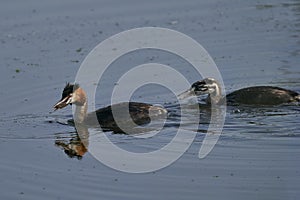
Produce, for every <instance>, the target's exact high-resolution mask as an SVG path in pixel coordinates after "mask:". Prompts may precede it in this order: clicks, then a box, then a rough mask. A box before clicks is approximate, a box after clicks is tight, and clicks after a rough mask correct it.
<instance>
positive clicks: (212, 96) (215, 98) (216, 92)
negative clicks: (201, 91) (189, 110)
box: [206, 82, 223, 104]
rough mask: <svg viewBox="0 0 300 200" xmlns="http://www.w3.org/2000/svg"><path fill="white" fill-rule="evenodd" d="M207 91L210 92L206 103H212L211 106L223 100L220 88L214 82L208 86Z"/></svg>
mask: <svg viewBox="0 0 300 200" xmlns="http://www.w3.org/2000/svg"><path fill="white" fill-rule="evenodd" d="M209 90H211V92H210V93H209V95H208V97H207V99H206V102H207V103H213V104H218V103H220V102H221V100H222V99H223V96H222V91H221V86H220V85H219V84H218V83H217V82H214V83H212V84H210V89H209Z"/></svg>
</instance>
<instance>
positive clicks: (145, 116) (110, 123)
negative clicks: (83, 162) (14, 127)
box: [54, 83, 167, 132]
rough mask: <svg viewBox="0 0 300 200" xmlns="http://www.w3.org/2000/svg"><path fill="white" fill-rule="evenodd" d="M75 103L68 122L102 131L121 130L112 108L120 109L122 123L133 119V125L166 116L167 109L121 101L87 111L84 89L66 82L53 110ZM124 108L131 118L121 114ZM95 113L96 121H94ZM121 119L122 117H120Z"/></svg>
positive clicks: (143, 123)
mask: <svg viewBox="0 0 300 200" xmlns="http://www.w3.org/2000/svg"><path fill="white" fill-rule="evenodd" d="M72 104H75V106H76V107H75V113H74V119H73V120H69V121H68V122H69V123H70V124H74V121H75V122H76V123H80V124H85V125H87V126H94V125H96V126H97V125H99V124H100V126H101V128H102V129H103V130H104V131H111V130H112V131H114V132H123V130H122V129H121V128H120V127H119V126H118V124H117V123H116V121H115V119H114V117H113V113H112V107H113V110H120V113H121V114H120V113H118V117H119V116H124V121H122V124H125V125H126V124H127V123H128V122H131V121H133V122H134V124H135V125H145V124H148V123H150V122H151V117H158V118H159V117H162V116H166V114H167V110H166V109H164V108H162V107H160V106H155V105H152V104H147V103H139V102H123V103H118V104H114V105H110V106H107V107H104V108H100V109H98V110H96V111H94V112H92V113H87V107H88V105H87V96H86V93H85V91H84V90H83V89H82V88H81V87H80V86H79V85H78V84H70V83H67V85H66V86H65V88H64V90H63V93H62V97H61V100H60V101H59V102H57V103H56V104H55V105H54V108H55V110H57V109H61V108H64V107H66V106H67V105H72ZM124 109H126V110H127V111H128V109H129V114H130V117H131V118H132V119H128V118H126V116H128V115H122V110H123V111H125V110H124ZM95 113H96V118H97V122H95V117H94V116H95ZM122 120H123V119H122Z"/></svg>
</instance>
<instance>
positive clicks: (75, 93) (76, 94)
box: [54, 83, 86, 110]
mask: <svg viewBox="0 0 300 200" xmlns="http://www.w3.org/2000/svg"><path fill="white" fill-rule="evenodd" d="M85 101H86V95H85V92H84V91H83V90H82V89H81V88H80V87H79V84H70V83H67V85H66V86H65V88H64V90H63V93H62V95H61V99H60V100H59V101H58V102H57V103H56V104H55V105H54V108H55V110H57V109H61V108H64V107H66V106H67V105H72V103H74V104H75V105H83V104H84V103H85Z"/></svg>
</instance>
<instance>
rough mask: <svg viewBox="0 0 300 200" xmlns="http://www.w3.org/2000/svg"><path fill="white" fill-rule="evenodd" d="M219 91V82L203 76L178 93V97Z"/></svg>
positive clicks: (182, 97)
mask: <svg viewBox="0 0 300 200" xmlns="http://www.w3.org/2000/svg"><path fill="white" fill-rule="evenodd" d="M219 92H220V86H219V83H218V82H217V81H216V80H215V79H213V78H205V79H203V80H201V81H197V82H195V83H193V84H192V86H191V87H190V88H189V89H188V90H187V91H185V92H183V93H181V94H179V95H178V98H179V99H184V98H187V97H190V96H192V95H196V96H199V95H204V94H212V93H217V94H219Z"/></svg>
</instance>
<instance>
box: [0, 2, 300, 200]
mask: <svg viewBox="0 0 300 200" xmlns="http://www.w3.org/2000/svg"><path fill="white" fill-rule="evenodd" d="M0 16H1V17H0V22H1V23H0V30H1V32H0V33H1V34H0V45H1V50H0V51H1V54H0V58H1V59H0V60H1V73H0V87H1V89H0V94H1V105H0V113H1V115H0V116H1V117H0V131H1V134H0V156H1V158H2V159H1V161H0V177H1V180H0V198H1V199H31V200H32V199H41V198H43V199H83V198H87V199H120V198H122V199H166V198H168V199H171V198H172V199H221V198H222V199H224V197H225V199H299V194H300V192H299V191H300V188H299V183H300V172H299V166H300V160H299V158H300V157H299V155H300V148H299V147H300V137H299V136H300V125H299V119H300V108H299V106H278V107H273V108H266V107H264V108H251V107H250V108H249V107H243V108H228V110H227V115H226V122H225V125H224V129H223V133H222V135H221V137H220V139H219V141H218V143H217V145H216V146H215V148H214V149H213V151H212V152H211V153H210V154H209V155H208V156H207V157H206V158H205V159H201V160H200V159H198V156H197V155H198V151H199V148H200V146H201V144H202V141H203V138H204V136H205V131H206V129H207V126H206V125H205V124H203V126H200V127H199V129H200V130H199V133H198V134H197V136H196V139H195V140H194V142H193V144H192V145H191V147H190V148H189V149H188V151H187V152H186V153H185V154H184V155H183V156H182V157H181V158H180V159H179V160H177V161H176V162H175V163H174V164H172V165H171V166H169V167H166V168H164V169H162V170H159V171H156V172H153V173H147V174H127V173H122V172H118V171H115V170H113V169H110V168H108V167H106V166H105V165H103V164H101V163H100V162H99V161H97V160H96V159H95V158H93V156H92V155H91V154H90V153H85V154H84V155H83V157H82V159H81V160H79V159H76V158H75V157H74V158H69V157H68V156H67V155H66V154H65V153H64V151H63V150H62V149H61V148H60V147H58V146H57V144H58V143H59V142H65V143H68V142H71V140H73V141H74V139H76V134H75V131H74V128H73V127H70V126H65V125H61V124H59V123H56V121H57V120H60V121H64V120H66V119H68V118H71V107H69V108H67V109H65V110H61V111H59V112H55V113H50V112H51V111H52V106H53V105H54V103H56V101H57V100H58V99H59V98H60V95H61V90H62V87H63V86H64V84H65V82H67V81H70V82H72V81H74V78H75V75H76V72H77V70H78V68H79V66H80V63H81V62H82V61H83V59H84V58H85V57H86V56H87V54H88V53H89V52H90V51H91V50H92V49H93V48H94V46H96V45H97V44H98V43H99V42H101V41H103V40H104V39H106V38H108V37H109V36H111V35H114V34H117V33H119V32H121V31H124V30H127V29H131V28H135V27H144V26H159V27H166V28H171V29H174V30H177V31H180V32H183V33H185V34H187V35H189V36H191V37H192V38H194V39H195V40H197V41H198V42H199V43H200V44H202V45H203V46H204V47H205V48H206V50H207V51H208V52H209V53H210V55H211V56H212V57H213V58H214V60H215V62H216V64H217V65H218V67H219V70H220V72H221V73H222V76H223V80H224V84H225V86H226V90H227V92H230V91H233V90H236V89H238V88H241V87H246V86H250V85H276V86H280V87H284V88H288V89H292V90H295V91H298V92H300V79H299V78H300V68H299V61H300V48H299V43H300V40H299V33H300V1H297V0H293V1H284V3H283V2H280V1H277V0H275V1H264V0H262V1H242V0H234V1H230V2H228V1H218V0H213V1H196V0H195V1H188V2H184V1H147V2H146V1H145V2H143V3H142V2H140V1H126V2H124V1H113V2H111V1H92V0H89V1H84V2H82V1H66V0H64V1H56V0H55V1H48V2H40V1H33V0H29V1H26V3H25V2H23V1H6V0H4V1H2V2H1V7H0ZM147 62H157V63H162V64H167V65H169V66H172V67H174V68H175V69H177V70H179V71H180V72H181V73H184V74H185V76H186V77H187V78H188V79H189V80H190V81H196V80H198V79H200V77H199V76H198V75H197V74H196V73H194V71H193V70H191V68H190V66H189V65H188V64H187V63H186V62H184V61H183V60H182V59H180V58H178V57H176V56H174V55H170V54H168V53H165V52H159V51H150V50H149V51H141V52H134V53H132V54H130V55H128V56H125V57H121V58H120V59H119V60H117V61H116V62H114V63H113V64H112V66H111V68H110V70H109V71H107V74H106V76H105V78H104V79H103V80H102V81H103V82H102V84H104V87H103V88H101V90H98V91H97V94H96V97H97V100H98V101H97V102H96V104H97V107H101V106H104V105H107V104H109V102H110V98H109V94H110V92H111V89H112V88H113V87H114V84H115V82H117V80H118V78H119V77H120V75H122V73H124V72H126V70H128V69H130V67H132V66H137V65H139V64H142V63H147ZM174 99H175V97H174V95H172V94H171V93H170V92H169V91H167V90H166V89H163V88H160V87H156V86H153V87H145V88H141V89H140V90H138V91H137V92H136V94H135V95H134V96H133V100H135V101H142V102H149V103H160V104H165V105H170V102H172V101H174ZM172 109H173V111H174V112H175V113H176V107H175V108H172ZM204 114H205V113H204ZM191 117H193V114H192V113H191ZM195 117H197V116H195ZM204 117H205V116H204ZM172 123H173V124H172ZM176 128H177V122H176V117H175V120H174V121H172V122H169V124H168V127H167V128H165V129H164V130H163V132H162V133H161V134H159V135H156V136H155V137H152V138H151V139H149V140H148V139H138V138H134V137H130V136H126V135H116V134H111V133H106V134H107V136H108V137H109V138H110V139H111V140H112V141H113V142H114V143H116V144H118V145H119V146H120V147H122V148H124V149H128V150H131V151H135V152H149V151H153V150H155V149H158V148H160V147H162V146H164V145H165V144H167V143H168V142H169V141H170V140H171V139H172V138H173V137H174V133H175V131H176ZM186 128H187V129H189V128H190V127H189V125H188V124H187V125H186ZM190 131H195V130H192V129H191V130H190Z"/></svg>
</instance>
